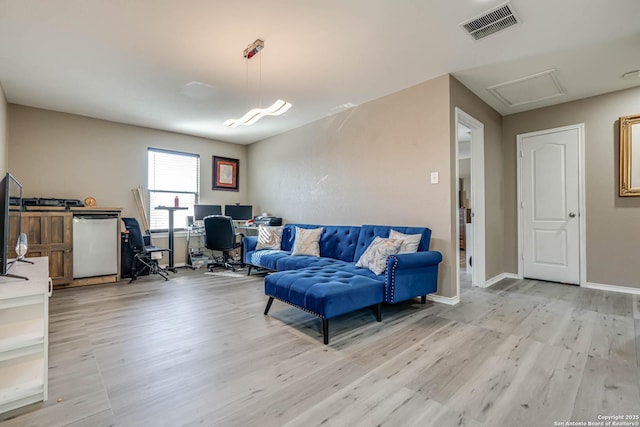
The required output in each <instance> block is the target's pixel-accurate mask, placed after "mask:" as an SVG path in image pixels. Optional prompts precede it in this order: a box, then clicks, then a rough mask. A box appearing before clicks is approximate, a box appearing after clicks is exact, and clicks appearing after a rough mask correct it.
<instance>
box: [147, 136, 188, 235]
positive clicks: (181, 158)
mask: <svg viewBox="0 0 640 427" xmlns="http://www.w3.org/2000/svg"><path fill="white" fill-rule="evenodd" d="M148 163H149V164H148V168H149V180H148V183H147V186H148V188H149V227H150V228H151V230H154V231H159V230H167V229H169V213H168V212H167V211H166V210H156V209H155V207H156V206H173V205H174V201H175V198H176V197H178V199H179V202H180V207H186V208H188V209H187V210H179V211H175V212H174V215H173V226H174V228H185V227H186V226H187V216H189V215H193V205H195V204H196V202H197V201H198V195H199V192H200V156H199V155H198V154H191V153H181V152H179V151H169V150H160V149H157V148H149V149H148Z"/></svg>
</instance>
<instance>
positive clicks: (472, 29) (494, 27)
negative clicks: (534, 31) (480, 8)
mask: <svg viewBox="0 0 640 427" xmlns="http://www.w3.org/2000/svg"><path fill="white" fill-rule="evenodd" d="M519 23H520V20H519V19H518V17H517V16H516V14H515V12H514V10H513V6H511V4H510V3H504V4H502V5H500V6H497V7H494V8H493V9H491V10H489V11H487V12H485V13H483V14H482V15H480V16H477V17H475V18H473V19H471V20H469V21H467V22H463V23H462V24H460V26H461V27H462V28H463V29H464V30H465V31H466V32H467V33H468V34H469V35H470V36H471V37H472V38H473V39H474V40H480V39H482V38H485V37H487V36H490V35H491V34H495V33H497V32H498V31H502V30H505V29H507V28H509V27H511V26H513V25H516V24H519Z"/></svg>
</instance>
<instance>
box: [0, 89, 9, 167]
mask: <svg viewBox="0 0 640 427" xmlns="http://www.w3.org/2000/svg"><path fill="white" fill-rule="evenodd" d="M7 121H8V119H7V99H6V98H5V95H4V89H3V88H2V82H0V175H4V174H5V173H6V172H7V170H8V167H7V166H8V165H7V158H8V155H7V153H8V150H9V144H8V142H7V139H8V136H7Z"/></svg>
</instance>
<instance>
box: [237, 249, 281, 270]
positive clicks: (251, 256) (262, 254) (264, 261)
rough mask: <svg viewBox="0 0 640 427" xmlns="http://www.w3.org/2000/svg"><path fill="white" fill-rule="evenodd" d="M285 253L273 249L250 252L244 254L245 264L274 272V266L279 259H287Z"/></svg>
mask: <svg viewBox="0 0 640 427" xmlns="http://www.w3.org/2000/svg"><path fill="white" fill-rule="evenodd" d="M289 256H291V254H290V253H289V252H287V251H279V250H275V249H264V250H261V251H251V252H247V253H246V254H245V262H246V263H247V264H250V265H255V266H258V267H264V268H268V269H269V270H276V264H277V262H278V260H279V259H280V258H284V257H289Z"/></svg>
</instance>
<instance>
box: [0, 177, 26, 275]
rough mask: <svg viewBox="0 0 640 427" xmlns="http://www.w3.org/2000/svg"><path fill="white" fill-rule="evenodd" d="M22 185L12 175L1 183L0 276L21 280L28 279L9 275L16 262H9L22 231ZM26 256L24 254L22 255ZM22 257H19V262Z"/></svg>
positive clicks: (4, 178)
mask: <svg viewBox="0 0 640 427" xmlns="http://www.w3.org/2000/svg"><path fill="white" fill-rule="evenodd" d="M21 210H22V185H20V183H19V182H18V180H17V179H15V178H14V177H13V175H11V174H10V173H7V174H6V175H5V176H4V177H3V178H2V181H0V244H1V245H2V246H1V247H0V275H1V276H9V277H15V278H20V279H26V277H22V276H16V275H13V274H9V273H8V271H9V269H10V268H11V266H12V265H13V264H14V263H15V262H16V261H9V259H10V258H11V254H12V253H15V251H13V250H12V249H13V245H15V244H16V243H17V242H18V239H19V238H20V232H21V229H22V227H21V226H22V221H21V219H22V218H21V215H20V213H21ZM22 255H24V254H22ZM20 258H21V256H20V255H19V256H17V259H18V260H19V259H20Z"/></svg>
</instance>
